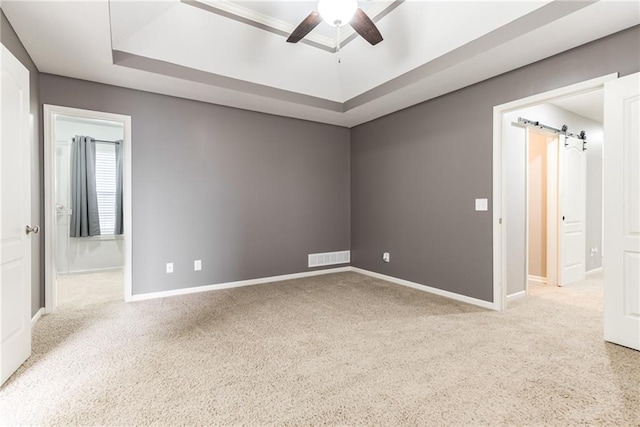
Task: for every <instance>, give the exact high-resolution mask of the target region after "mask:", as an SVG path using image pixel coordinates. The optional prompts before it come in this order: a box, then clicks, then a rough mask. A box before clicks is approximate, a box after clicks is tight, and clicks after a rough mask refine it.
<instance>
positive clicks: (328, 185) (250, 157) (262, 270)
mask: <svg viewBox="0 0 640 427" xmlns="http://www.w3.org/2000/svg"><path fill="white" fill-rule="evenodd" d="M40 97H41V102H42V103H44V104H54V105H63V106H67V107H75V108H83V109H89V110H98V111H106V112H111V113H118V114H126V115H131V117H132V139H133V141H132V169H133V177H132V186H133V188H132V197H133V206H132V208H133V214H132V216H133V293H134V294H141V293H147V292H157V291H164V290H170V289H177V288H183V287H191V286H199V285H208V284H215V283H221V282H229V281H236V280H245V279H252V278H258V277H267V276H274V275H280V274H288V273H297V272H301V271H306V270H308V268H307V255H308V254H309V253H314V252H329V251H338V250H348V249H349V248H350V206H349V203H350V186H349V176H350V171H349V168H350V161H349V154H350V153H349V130H348V129H346V128H340V127H336V126H329V125H323V124H318V123H312V122H306V121H301V120H296V119H289V118H283V117H276V116H271V115H267V114H261V113H254V112H249V111H244V110H237V109H233V108H228V107H222V106H217V105H211V104H205V103H201V102H196V101H190V100H185V99H179V98H173V97H169V96H163V95H157V94H152V93H147V92H141V91H136V90H131V89H125V88H119V87H115V86H108V85H103V84H98V83H92V82H87V81H81V80H75V79H70V78H65V77H59V76H54V75H49V74H41V75H40ZM195 259H201V260H202V265H203V270H202V271H200V272H194V271H193V261H194V260H195ZM166 262H173V263H174V273H173V274H166V273H165V263H166Z"/></svg>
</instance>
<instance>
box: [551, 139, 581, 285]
mask: <svg viewBox="0 0 640 427" xmlns="http://www.w3.org/2000/svg"><path fill="white" fill-rule="evenodd" d="M559 156H560V159H559V160H560V166H559V172H560V182H559V194H558V197H559V209H558V215H559V216H560V218H559V221H558V223H559V232H558V255H559V262H558V266H559V268H558V284H559V285H560V286H563V285H568V284H569V283H573V282H578V281H580V280H584V276H585V250H584V248H585V242H586V238H585V233H586V224H585V223H586V217H587V215H586V211H587V156H586V152H585V151H584V150H583V141H582V140H581V139H578V138H574V137H570V136H564V135H562V136H561V137H560V147H559Z"/></svg>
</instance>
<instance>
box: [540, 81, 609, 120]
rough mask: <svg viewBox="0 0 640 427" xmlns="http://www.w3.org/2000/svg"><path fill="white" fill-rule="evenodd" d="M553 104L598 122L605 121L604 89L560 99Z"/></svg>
mask: <svg viewBox="0 0 640 427" xmlns="http://www.w3.org/2000/svg"><path fill="white" fill-rule="evenodd" d="M552 104H553V105H555V106H556V107H560V108H564V109H565V110H567V111H571V112H573V113H576V114H578V115H579V116H583V117H586V118H588V119H591V120H595V121H596V122H600V123H602V122H603V121H604V92H603V90H602V89H600V90H594V91H591V92H587V93H582V94H580V95H574V96H570V97H567V98H562V99H558V100H556V101H553V102H552Z"/></svg>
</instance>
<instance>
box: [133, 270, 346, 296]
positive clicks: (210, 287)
mask: <svg viewBox="0 0 640 427" xmlns="http://www.w3.org/2000/svg"><path fill="white" fill-rule="evenodd" d="M346 271H351V267H339V268H328V269H325V270H315V271H305V272H302V273H294V274H284V275H281V276H271V277H261V278H259V279H250V280H239V281H237V282H228V283H218V284H215V285H204V286H193V287H190V288H182V289H173V290H170V291H161V292H149V293H146V294H135V295H132V296H131V301H144V300H149V299H156V298H165V297H173V296H176V295H187V294H193V293H198V292H208V291H217V290H220V289H230V288H239V287H242V286H252V285H261V284H263V283H272V282H281V281H284V280H293V279H301V278H303V277H312V276H320V275H323V274H331V273H343V272H346Z"/></svg>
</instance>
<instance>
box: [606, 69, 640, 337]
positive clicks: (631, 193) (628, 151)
mask: <svg viewBox="0 0 640 427" xmlns="http://www.w3.org/2000/svg"><path fill="white" fill-rule="evenodd" d="M603 149H604V172H603V175H604V186H603V189H604V192H603V196H604V197H603V201H604V242H603V243H604V244H603V249H604V250H603V255H604V339H605V340H606V341H610V342H613V343H616V344H620V345H624V346H626V347H631V348H634V349H636V350H640V73H636V74H633V75H630V76H627V77H623V78H621V79H618V80H613V81H611V82H607V83H606V84H605V86H604V145H603Z"/></svg>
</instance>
